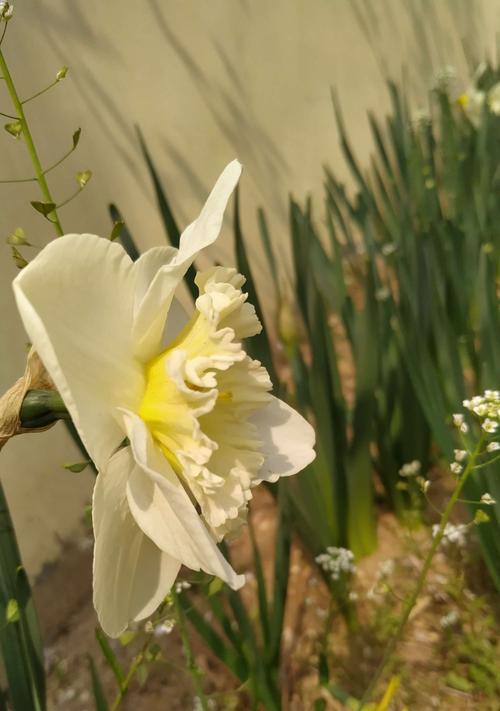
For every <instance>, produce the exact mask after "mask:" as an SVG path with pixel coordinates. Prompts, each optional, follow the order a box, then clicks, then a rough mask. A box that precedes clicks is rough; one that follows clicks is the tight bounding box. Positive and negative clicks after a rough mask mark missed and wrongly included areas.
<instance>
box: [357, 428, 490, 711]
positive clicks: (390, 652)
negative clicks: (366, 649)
mask: <svg viewBox="0 0 500 711" xmlns="http://www.w3.org/2000/svg"><path fill="white" fill-rule="evenodd" d="M484 440H485V437H484V435H482V436H481V438H480V439H479V442H478V444H477V446H476V448H475V450H474V451H473V453H472V454H471V456H470V458H469V460H468V462H467V466H466V467H465V469H464V471H463V473H462V475H461V477H460V479H459V480H458V482H457V485H456V487H455V490H454V491H453V493H452V495H451V496H450V499H449V501H448V504H447V505H446V508H445V510H444V512H443V515H442V517H441V521H440V523H439V528H438V530H437V532H436V534H435V536H434V537H433V539H432V544H431V547H430V549H429V552H428V553H427V556H426V558H425V560H424V564H423V566H422V570H421V571H420V575H419V576H418V579H417V583H416V585H415V589H414V591H413V593H412V594H411V596H410V597H409V598H408V600H407V602H406V605H405V607H404V609H403V614H402V616H401V619H400V620H399V623H398V627H397V629H396V632H395V634H394V636H393V637H392V639H391V641H390V642H389V644H388V645H387V647H386V650H385V652H384V656H383V657H382V661H381V662H380V664H379V667H378V669H377V670H376V672H375V674H374V675H373V677H372V680H371V681H370V683H369V685H368V688H367V689H366V691H365V693H364V694H363V698H362V699H361V701H360V703H359V706H358V711H362V709H363V708H364V706H365V705H366V704H367V703H368V701H369V699H370V698H371V696H372V695H373V692H374V690H375V688H376V686H377V684H378V682H379V681H380V679H381V677H382V675H383V674H384V673H386V672H389V671H390V670H391V668H392V666H393V664H394V661H395V659H394V653H395V651H396V648H397V646H398V644H399V642H400V641H401V638H402V637H403V633H404V631H405V628H406V624H407V622H408V620H409V619H410V615H411V613H412V610H413V608H414V607H415V605H416V603H417V600H418V598H419V597H420V594H421V592H422V590H423V587H424V585H425V581H426V579H427V573H428V572H429V569H430V567H431V564H432V561H433V559H434V555H435V554H436V551H437V549H438V548H439V544H440V543H441V541H442V540H443V537H444V532H445V529H446V524H447V523H448V521H449V519H450V515H451V513H452V511H453V508H454V506H455V504H456V503H457V501H458V499H459V497H460V492H461V491H462V489H463V487H464V485H465V482H466V481H467V479H468V478H469V475H470V474H471V472H472V471H473V470H474V464H475V461H476V459H477V457H478V455H479V453H480V451H481V448H482V446H483V443H484Z"/></svg>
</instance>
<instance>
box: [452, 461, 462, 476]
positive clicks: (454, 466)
mask: <svg viewBox="0 0 500 711" xmlns="http://www.w3.org/2000/svg"><path fill="white" fill-rule="evenodd" d="M450 469H451V471H452V472H453V474H460V473H461V471H462V469H463V466H462V465H461V464H459V463H458V462H452V463H451V464H450Z"/></svg>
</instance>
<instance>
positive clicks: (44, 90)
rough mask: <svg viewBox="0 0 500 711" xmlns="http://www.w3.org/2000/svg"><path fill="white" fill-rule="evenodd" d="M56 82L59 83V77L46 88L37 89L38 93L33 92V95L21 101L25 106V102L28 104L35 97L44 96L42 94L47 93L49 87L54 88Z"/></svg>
mask: <svg viewBox="0 0 500 711" xmlns="http://www.w3.org/2000/svg"><path fill="white" fill-rule="evenodd" d="M56 84H59V79H55V80H54V81H53V82H52V84H49V85H48V86H46V87H45V89H40V91H37V92H36V94H33V95H32V96H28V98H27V99H23V100H22V101H21V104H22V105H23V106H24V104H27V103H28V102H29V101H33V99H37V98H38V97H39V96H42V94H45V92H46V91H49V89H52V87H53V86H55V85H56Z"/></svg>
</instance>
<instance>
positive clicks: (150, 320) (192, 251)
mask: <svg viewBox="0 0 500 711" xmlns="http://www.w3.org/2000/svg"><path fill="white" fill-rule="evenodd" d="M240 175H241V165H240V163H238V161H236V160H234V161H232V162H231V163H229V165H228V166H226V168H225V169H224V171H223V172H222V175H221V176H220V177H219V179H218V180H217V182H216V184H215V186H214V188H213V190H212V192H211V193H210V195H209V196H208V199H207V201H206V203H205V205H204V207H203V209H202V211H201V213H200V215H199V217H198V218H197V219H196V220H195V221H194V222H192V223H191V224H190V225H189V227H187V228H186V229H185V230H184V232H183V233H182V235H181V238H180V243H179V251H178V253H177V255H176V256H175V257H174V258H173V259H172V260H171V261H170V262H169V263H168V264H165V265H164V266H163V267H161V268H160V269H159V271H158V272H157V274H156V276H155V277H154V279H153V280H152V282H151V284H150V287H149V289H148V290H147V291H146V293H145V294H144V296H143V298H142V300H141V301H140V302H138V303H136V310H135V312H136V316H135V321H134V341H135V343H136V353H137V355H138V357H140V358H141V359H143V360H149V359H150V358H151V357H152V356H154V355H155V354H156V353H157V352H158V350H159V344H160V341H161V334H162V332H163V327H164V324H165V319H166V316H167V313H168V309H169V307H170V304H171V302H172V298H173V295H174V292H175V289H176V288H177V286H178V285H179V283H180V281H181V280H182V278H183V276H184V274H185V273H186V271H187V269H188V268H189V266H190V265H191V264H192V262H193V261H194V259H195V258H196V255H197V254H198V252H200V251H201V250H202V249H204V248H205V247H208V246H209V245H210V244H212V243H213V242H215V240H216V239H217V237H218V236H219V232H220V228H221V226H222V220H223V217H224V210H225V209H226V205H227V201H228V200H229V198H230V196H231V193H232V192H233V190H234V188H235V186H236V183H237V182H238V179H239V177H240Z"/></svg>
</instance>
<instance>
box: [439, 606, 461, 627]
mask: <svg viewBox="0 0 500 711" xmlns="http://www.w3.org/2000/svg"><path fill="white" fill-rule="evenodd" d="M458 620H459V617H458V612H457V611H456V610H450V612H448V613H447V614H446V615H443V617H441V619H440V620H439V624H440V625H441V627H442V628H443V629H444V630H445V629H448V628H450V627H454V626H455V625H456V624H457V622H458Z"/></svg>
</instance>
